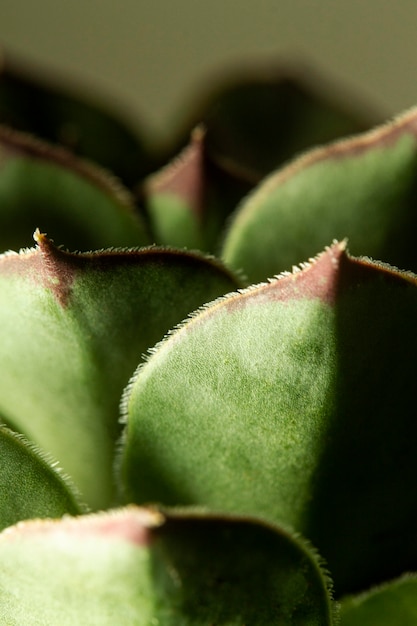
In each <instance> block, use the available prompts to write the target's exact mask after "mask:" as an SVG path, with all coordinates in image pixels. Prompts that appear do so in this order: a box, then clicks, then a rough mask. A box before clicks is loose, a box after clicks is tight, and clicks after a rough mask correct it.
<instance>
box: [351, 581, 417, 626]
mask: <svg viewBox="0 0 417 626" xmlns="http://www.w3.org/2000/svg"><path fill="white" fill-rule="evenodd" d="M376 624H378V626H398V625H399V624H401V626H415V625H416V624H417V576H416V575H415V574H413V575H411V574H408V575H405V576H402V577H401V578H399V579H398V580H394V581H391V582H389V583H386V584H385V585H381V587H377V588H376V589H372V590H371V591H369V592H366V593H363V594H361V595H359V596H352V597H350V598H345V599H344V600H343V601H342V602H341V621H340V626H375V625H376Z"/></svg>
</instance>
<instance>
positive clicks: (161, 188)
mask: <svg viewBox="0 0 417 626" xmlns="http://www.w3.org/2000/svg"><path fill="white" fill-rule="evenodd" d="M205 135H206V131H205V129H204V127H203V126H197V127H196V128H195V129H194V130H193V132H192V134H191V139H190V143H189V144H188V145H187V146H186V147H185V148H184V149H183V151H182V152H181V153H180V154H179V156H177V158H176V159H175V160H174V161H172V162H171V163H169V164H168V165H167V166H166V167H165V168H164V169H163V170H162V171H160V172H157V173H156V174H154V175H152V176H150V177H149V179H148V181H147V182H146V183H145V192H146V193H147V194H148V195H154V194H171V195H173V196H176V197H178V198H180V199H181V200H183V201H184V202H185V203H186V205H187V206H189V207H190V209H191V210H192V211H193V213H194V214H195V215H196V216H197V217H199V216H200V215H201V212H202V209H203V206H202V205H203V199H204V188H205V184H206V180H205V179H206V174H205V167H204V142H205Z"/></svg>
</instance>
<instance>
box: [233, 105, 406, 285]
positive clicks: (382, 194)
mask: <svg viewBox="0 0 417 626" xmlns="http://www.w3.org/2000/svg"><path fill="white" fill-rule="evenodd" d="M416 120H417V111H416V110H415V109H413V110H412V111H410V112H409V113H407V114H406V115H403V116H402V117H399V118H398V119H397V120H395V121H394V122H392V123H390V124H387V125H385V126H382V127H380V128H379V129H377V130H375V131H372V132H370V133H368V134H364V135H360V136H358V137H355V138H352V139H349V140H345V141H342V142H340V143H335V144H330V145H328V146H326V147H324V148H320V149H317V150H315V151H313V152H311V153H309V154H307V155H306V156H304V157H301V158H300V159H298V160H296V161H294V162H293V163H291V164H290V165H288V166H287V167H285V168H283V169H282V170H281V171H277V172H276V173H274V174H272V175H271V176H270V177H269V178H267V179H266V180H265V181H264V182H263V183H262V184H261V185H260V186H259V187H258V188H257V189H256V190H255V191H254V192H253V194H252V195H251V196H249V197H248V198H247V199H246V200H245V201H244V202H243V203H242V205H241V206H240V207H239V209H238V211H237V212H236V214H235V219H234V220H233V222H232V223H231V227H230V230H229V232H228V234H227V237H226V240H225V244H224V250H223V258H224V259H225V260H226V261H227V262H229V263H230V264H232V266H234V267H236V268H239V269H243V270H244V271H245V272H246V274H247V275H248V277H249V279H250V281H251V282H256V281H259V280H265V279H266V278H269V277H271V276H273V275H275V274H277V273H278V272H280V271H283V270H290V269H291V267H292V266H293V265H295V264H297V263H299V261H300V259H303V258H309V257H310V256H312V255H313V254H315V253H316V251H317V250H320V249H322V248H323V247H324V246H325V245H327V244H328V242H329V241H331V240H332V239H334V238H339V239H343V238H344V237H348V238H349V245H350V248H351V250H352V253H353V254H366V255H369V256H372V257H373V258H377V259H384V261H386V262H388V263H391V264H393V265H396V266H397V267H401V268H407V269H411V270H413V271H415V270H417V255H416V247H415V241H414V232H415V230H416V226H417V217H416V215H417V213H416V211H415V206H416V198H417V196H416V182H415V181H416V171H417V134H416V124H417V122H416Z"/></svg>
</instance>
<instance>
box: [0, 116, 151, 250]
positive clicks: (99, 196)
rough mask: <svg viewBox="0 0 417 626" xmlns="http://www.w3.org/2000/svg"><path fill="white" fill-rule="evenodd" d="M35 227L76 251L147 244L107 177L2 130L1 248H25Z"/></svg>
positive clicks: (120, 190) (129, 206)
mask: <svg viewBox="0 0 417 626" xmlns="http://www.w3.org/2000/svg"><path fill="white" fill-rule="evenodd" d="M38 226H39V227H41V228H42V229H43V230H48V231H49V232H53V233H54V234H55V236H56V237H59V238H60V239H62V240H64V241H66V243H67V245H69V246H70V247H71V248H72V249H76V250H92V249H100V248H105V247H110V246H140V245H145V244H148V243H150V240H149V236H148V233H147V230H146V226H145V223H144V222H143V220H142V219H141V216H140V215H139V213H137V212H136V209H135V207H134V203H133V199H132V198H131V196H130V194H129V192H128V191H127V190H126V189H124V187H123V186H122V185H121V184H120V183H119V182H117V181H116V180H115V179H114V178H113V177H112V176H111V175H110V174H108V172H105V171H103V170H101V169H99V168H98V167H96V166H93V165H92V164H89V163H87V162H85V161H82V160H81V159H78V158H76V157H74V156H73V155H71V153H69V152H67V151H65V150H63V149H62V148H54V147H52V146H50V145H48V144H45V143H43V142H40V141H38V140H36V139H34V138H33V137H30V136H28V135H23V134H21V133H17V132H16V131H13V130H11V129H9V128H6V127H1V126H0V249H1V250H8V249H13V250H17V249H19V248H21V247H24V246H29V245H30V243H31V234H32V233H33V232H34V230H35V228H37V227H38Z"/></svg>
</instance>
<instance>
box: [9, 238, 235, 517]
mask: <svg viewBox="0 0 417 626" xmlns="http://www.w3.org/2000/svg"><path fill="white" fill-rule="evenodd" d="M36 238H37V241H38V244H39V247H38V248H37V249H32V250H29V251H26V252H23V253H20V254H16V253H10V254H6V255H3V256H2V257H0V290H1V294H2V299H1V305H0V363H1V376H0V413H1V414H2V415H3V416H4V419H5V421H7V423H8V424H10V425H11V426H13V428H15V429H16V430H18V431H19V432H22V433H24V434H25V435H26V436H27V437H28V438H29V439H30V440H32V441H34V442H36V443H37V444H38V445H39V446H40V447H41V448H42V449H43V450H45V451H47V452H48V453H49V454H51V455H52V456H53V457H54V458H55V459H57V460H58V461H59V464H60V465H61V466H62V468H63V469H64V471H65V472H66V473H68V474H69V475H70V476H71V478H72V479H73V481H74V483H75V484H76V486H77V487H78V489H79V490H80V492H81V493H82V495H83V497H84V498H85V499H86V500H87V502H88V503H89V505H90V506H91V507H93V508H103V507H105V506H108V505H109V502H111V501H112V497H113V480H112V473H113V472H112V465H113V456H114V447H115V441H116V440H117V438H118V436H119V425H118V416H119V402H120V397H121V395H122V391H123V389H124V387H125V385H126V383H127V381H128V380H129V378H130V376H131V375H132V373H133V372H134V370H135V368H136V366H137V364H138V363H139V362H140V359H141V356H142V354H143V352H145V351H146V350H147V349H148V348H149V347H150V346H152V345H154V344H155V343H156V342H158V341H159V340H160V339H161V338H162V337H163V336H164V334H165V333H166V332H167V331H168V330H169V329H170V328H171V327H173V326H174V325H175V324H177V323H179V322H180V321H181V319H183V318H184V317H185V316H186V315H187V314H188V313H189V312H190V311H191V310H193V309H195V308H196V307H198V306H201V305H202V304H203V303H204V302H206V301H209V300H212V299H214V298H216V297H218V296H220V295H222V294H224V293H227V292H229V291H232V290H234V289H236V286H237V282H236V279H235V278H234V277H233V276H232V275H231V274H230V273H229V272H227V271H226V270H225V269H224V268H223V267H222V266H221V265H220V264H217V263H215V262H214V261H212V260H210V259H207V258H205V257H202V256H200V255H197V254H191V253H185V252H184V253H181V252H176V251H169V250H161V249H158V248H144V249H141V250H138V251H104V252H102V253H93V254H70V253H68V252H64V251H63V250H60V249H58V248H56V247H55V246H54V245H53V244H52V243H51V241H49V240H48V239H47V238H46V237H45V236H44V235H41V234H40V233H39V232H38V233H37V235H36Z"/></svg>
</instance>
